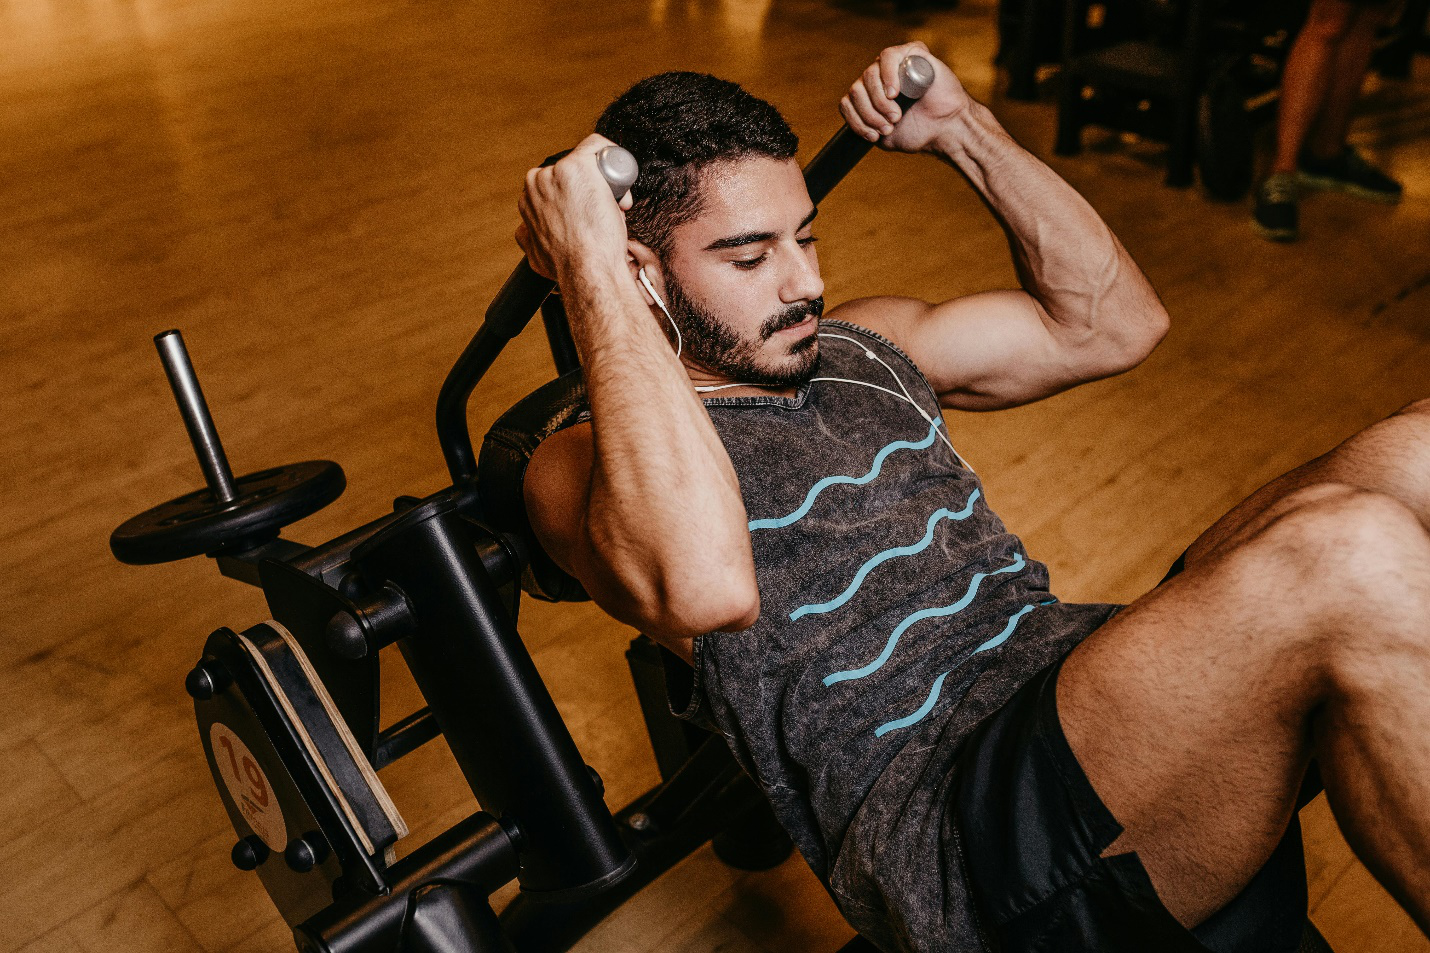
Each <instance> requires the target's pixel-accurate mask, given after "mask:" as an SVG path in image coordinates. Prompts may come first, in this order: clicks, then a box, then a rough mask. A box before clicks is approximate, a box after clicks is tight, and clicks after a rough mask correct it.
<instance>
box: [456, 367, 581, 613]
mask: <svg viewBox="0 0 1430 953" xmlns="http://www.w3.org/2000/svg"><path fill="white" fill-rule="evenodd" d="M585 409H586V385H585V383H584V382H583V381H582V379H581V371H580V369H579V368H578V369H576V370H574V371H571V372H570V373H567V374H563V375H561V376H560V377H558V378H556V379H555V380H554V381H551V382H550V383H547V384H543V385H542V386H541V387H538V388H537V389H536V390H534V391H532V392H531V393H530V394H528V395H527V396H526V397H524V398H522V399H521V400H520V401H518V402H517V403H516V405H515V406H513V407H512V408H511V409H510V410H508V411H507V412H506V413H504V414H502V415H501V416H500V417H498V418H497V422H496V423H494V424H492V429H491V430H489V431H488V432H487V435H486V437H485V438H483V440H482V450H481V454H480V455H479V456H478V457H477V495H478V496H479V497H480V499H481V506H482V516H483V519H484V521H485V522H486V524H487V525H488V526H490V527H491V528H492V529H494V530H497V531H499V532H502V533H509V534H511V535H513V536H515V537H516V538H517V539H518V540H519V541H520V543H521V544H522V545H523V546H525V547H526V552H527V560H526V567H525V568H524V569H523V570H522V574H521V588H522V589H523V590H525V591H526V592H527V593H529V594H531V595H533V596H535V597H536V598H538V599H543V600H545V601H547V602H579V601H581V600H583V599H589V598H590V597H589V596H588V595H586V590H585V588H584V587H582V585H581V583H580V581H579V580H577V579H576V578H575V577H574V576H571V575H570V574H568V573H567V572H566V571H565V570H563V569H562V568H561V567H560V566H558V565H556V563H555V562H553V561H552V559H551V557H550V556H548V555H546V552H545V551H544V550H543V549H542V548H541V544H540V543H539V542H538V541H537V539H536V534H535V533H534V532H532V529H531V521H530V520H529V519H528V518H527V515H526V498H525V497H524V496H523V495H522V484H523V483H524V482H525V480H526V467H527V465H528V464H529V463H531V455H532V454H534V453H535V452H536V448H537V447H539V446H541V442H542V441H543V440H545V439H546V438H547V437H549V436H551V435H552V434H554V433H555V432H556V431H558V430H561V429H562V428H563V427H567V426H569V425H570V424H572V423H574V422H575V420H576V418H577V417H578V416H580V414H581V411H583V410H585Z"/></svg>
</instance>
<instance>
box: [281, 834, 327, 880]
mask: <svg viewBox="0 0 1430 953" xmlns="http://www.w3.org/2000/svg"><path fill="white" fill-rule="evenodd" d="M327 856H328V842H327V841H326V840H324V839H323V835H322V834H319V833H317V832H314V833H310V834H307V835H305V836H303V837H299V838H297V839H296V840H294V841H293V842H292V843H291V844H289V845H288V849H287V850H285V851H284V852H283V859H284V860H285V861H287V862H288V866H289V867H291V868H292V869H293V870H295V871H297V872H298V873H300V874H306V873H307V872H308V871H310V870H312V869H313V868H314V867H316V866H318V865H319V864H321V863H322V862H323V860H324V859H325V858H326V857H327Z"/></svg>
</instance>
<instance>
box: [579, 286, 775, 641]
mask: <svg viewBox="0 0 1430 953" xmlns="http://www.w3.org/2000/svg"><path fill="white" fill-rule="evenodd" d="M560 278H561V282H560V283H561V287H562V293H563V297H564V298H565V301H566V305H567V309H568V311H569V312H570V316H571V328H572V334H573V337H574V338H575V341H576V347H577V350H578V351H579V352H580V355H581V363H582V368H583V374H584V378H585V382H586V390H587V398H588V400H589V403H590V407H591V416H592V431H593V451H594V459H593V461H592V467H591V486H590V497H589V500H588V503H587V507H586V526H585V527H584V530H585V532H586V534H587V537H588V539H589V542H590V545H591V548H592V550H593V551H594V552H596V553H599V554H600V555H601V558H602V561H603V562H604V563H605V564H606V565H607V566H608V567H609V568H610V569H611V571H612V573H613V574H614V575H615V576H616V577H617V580H618V582H619V584H620V585H621V586H622V587H623V588H624V589H625V590H626V592H627V593H628V594H629V596H630V597H631V600H632V601H633V602H634V604H636V605H637V606H640V607H642V609H641V611H642V614H643V615H644V616H646V618H647V619H656V618H659V619H661V620H662V624H663V625H664V627H665V628H666V629H667V631H669V632H671V633H672V634H693V633H694V632H695V631H696V630H708V629H710V628H715V627H734V626H735V625H736V624H739V623H743V624H745V625H748V624H749V623H750V622H753V616H750V617H749V618H743V616H747V615H749V613H750V602H751V601H752V600H756V599H757V596H756V595H755V588H754V562H753V557H752V555H751V551H750V538H749V531H748V526H747V517H746V515H745V508H744V503H743V500H742V498H741V496H740V486H739V481H738V479H737V478H736V476H735V471H734V467H733V466H732V465H731V463H730V459H729V456H728V455H727V454H726V452H725V448H724V445H723V444H722V443H721V441H720V438H719V436H718V434H716V432H715V428H714V426H713V425H712V424H711V422H710V418H709V415H708V414H707V413H706V411H705V408H704V406H703V405H702V404H701V402H700V399H699V397H698V396H697V395H696V394H695V392H694V390H693V389H692V388H691V386H690V379H689V377H688V376H687V374H686V373H685V370H684V368H683V367H682V366H681V365H680V363H679V361H678V360H676V358H675V356H674V354H673V353H672V352H671V349H670V345H669V344H668V343H667V341H666V340H665V338H664V336H663V335H662V334H661V333H660V330H659V328H658V326H657V325H656V324H655V322H653V321H652V320H651V318H650V314H649V311H648V309H647V307H646V305H645V302H644V301H643V300H642V299H641V297H640V295H639V293H638V292H637V291H636V290H635V288H634V286H633V285H632V284H631V282H630V280H629V276H628V275H626V274H624V271H623V269H622V270H621V271H620V272H614V271H605V272H602V271H599V270H584V269H583V270H573V271H571V272H570V273H566V274H562V275H561V276H560ZM682 630H688V631H682Z"/></svg>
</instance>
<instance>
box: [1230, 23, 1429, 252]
mask: <svg viewBox="0 0 1430 953" xmlns="http://www.w3.org/2000/svg"><path fill="white" fill-rule="evenodd" d="M1395 6H1396V4H1395V2H1394V0H1313V2H1312V3H1311V9H1310V12H1309V13H1307V15H1306V22H1305V24H1304V25H1303V26H1302V27H1301V31H1300V32H1299V33H1298V34H1297V35H1296V42H1295V43H1294V44H1293V45H1292V47H1291V54H1290V55H1289V56H1288V57H1287V58H1286V68H1285V70H1284V71H1283V72H1282V74H1281V103H1280V108H1279V111H1278V113H1277V117H1276V157H1275V159H1274V160H1273V162H1272V166H1271V174H1270V175H1269V176H1267V177H1266V180H1265V181H1263V182H1262V183H1261V186H1260V187H1259V188H1258V189H1257V192H1256V204H1255V207H1254V208H1253V211H1252V217H1253V219H1254V220H1255V222H1256V225H1257V227H1258V228H1259V229H1260V231H1261V233H1262V234H1263V235H1265V236H1266V237H1267V238H1270V239H1273V240H1274V241H1282V242H1289V241H1295V240H1296V238H1297V237H1298V236H1299V235H1300V210H1299V208H1298V205H1297V203H1298V201H1299V199H1300V194H1301V189H1302V188H1303V187H1310V188H1318V189H1336V190H1339V191H1342V192H1346V193H1348V194H1350V195H1355V196H1358V197H1360V198H1364V199H1369V200H1371V201H1373V202H1385V203H1389V204H1394V203H1396V202H1399V201H1400V196H1401V192H1402V188H1401V185H1400V183H1399V182H1397V181H1395V180H1394V179H1392V178H1391V177H1390V176H1388V175H1386V174H1385V173H1384V172H1382V171H1381V170H1380V169H1377V168H1376V167H1375V166H1373V165H1371V164H1370V163H1369V162H1367V161H1366V160H1365V158H1363V157H1362V156H1361V154H1360V153H1359V152H1357V151H1356V150H1355V148H1354V147H1352V146H1351V145H1349V144H1348V143H1347V142H1346V135H1347V133H1349V132H1350V127H1351V112H1352V110H1353V109H1354V108H1355V103H1356V100H1357V99H1358V98H1359V97H1360V88H1361V84H1362V83H1364V82H1365V73H1366V69H1367V68H1368V67H1369V66H1370V60H1371V55H1372V54H1373V53H1374V52H1375V38H1376V30H1377V29H1379V28H1380V26H1381V24H1383V23H1384V22H1385V21H1386V19H1387V18H1388V17H1389V15H1390V12H1391V10H1392V9H1393V8H1394V7H1395Z"/></svg>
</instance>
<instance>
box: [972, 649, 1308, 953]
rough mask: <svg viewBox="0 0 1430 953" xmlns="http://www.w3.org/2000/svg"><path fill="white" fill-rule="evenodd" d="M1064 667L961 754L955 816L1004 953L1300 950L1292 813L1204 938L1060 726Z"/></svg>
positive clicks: (997, 717)
mask: <svg viewBox="0 0 1430 953" xmlns="http://www.w3.org/2000/svg"><path fill="white" fill-rule="evenodd" d="M1061 665H1062V663H1061V662H1058V663H1057V664H1055V665H1052V666H1050V667H1048V668H1046V669H1044V670H1043V671H1042V672H1040V673H1038V674H1037V675H1036V676H1034V677H1033V679H1032V681H1030V682H1029V683H1028V684H1027V685H1025V686H1024V687H1023V688H1022V689H1020V690H1019V691H1018V693H1017V694H1015V695H1014V696H1013V697H1012V698H1011V699H1010V700H1009V701H1008V703H1007V704H1006V705H1005V706H1003V707H1002V708H1001V709H999V710H998V711H997V712H996V713H994V714H993V715H992V716H990V717H989V718H988V719H986V720H985V721H983V722H982V723H981V724H980V725H979V727H978V728H977V729H976V730H975V731H974V733H973V734H972V735H970V736H969V738H968V739H967V741H966V742H965V744H964V746H963V749H962V751H961V752H960V754H959V764H958V772H957V776H958V777H959V781H958V782H957V787H956V788H955V789H954V791H953V798H952V805H951V808H952V810H953V811H954V817H953V820H954V821H955V822H956V824H957V827H958V830H959V831H960V833H961V840H962V852H963V858H964V865H965V867H966V869H967V873H968V878H969V885H970V888H971V891H972V893H973V897H974V900H975V903H976V905H977V910H978V914H979V918H980V921H981V924H982V927H983V932H984V933H985V934H986V935H988V936H989V937H990V939H995V940H996V942H997V945H998V949H999V950H1001V951H1002V953H1033V951H1040V953H1041V951H1047V953H1082V951H1087V953H1094V951H1095V953H1181V951H1187V953H1205V951H1208V950H1210V951H1213V953H1233V951H1235V953H1243V951H1244V953H1282V951H1285V953H1295V951H1296V950H1297V949H1298V947H1299V944H1300V940H1301V933H1302V930H1303V928H1304V925H1305V922H1306V866H1305V856H1304V854H1303V852H1302V848H1301V828H1300V825H1299V824H1298V822H1297V820H1296V818H1295V817H1294V816H1293V817H1292V819H1291V825H1290V827H1289V828H1288V829H1287V831H1286V834H1285V836H1283V837H1282V839H1281V843H1280V844H1279V845H1278V846H1277V848H1276V851H1275V852H1274V853H1273V854H1272V856H1271V859H1270V860H1268V861H1267V863H1266V865H1265V866H1264V867H1262V869H1261V870H1260V871H1259V872H1258V873H1257V874H1256V876H1255V877H1254V878H1252V880H1251V883H1250V884H1248V885H1247V887H1246V889H1245V890H1243V891H1242V892H1241V893H1240V894H1238V895H1237V896H1236V897H1235V898H1234V899H1233V900H1232V901H1231V902H1230V903H1229V904H1228V905H1227V906H1226V907H1224V908H1223V909H1222V910H1220V911H1218V912H1217V913H1216V914H1214V915H1213V916H1212V917H1211V918H1210V919H1209V920H1207V921H1206V922H1205V923H1203V924H1202V925H1200V926H1198V927H1196V928H1195V929H1194V930H1190V931H1189V930H1187V929H1185V928H1184V927H1182V926H1181V925H1180V924H1179V923H1178V922H1177V921H1176V919H1175V918H1173V916H1172V915H1171V914H1170V913H1168V912H1167V909H1166V908H1165V907H1164V906H1162V903H1161V901H1160V900H1159V899H1158V898H1157V893H1156V891H1155V890H1154V889H1153V887H1152V882H1151V881H1150V880H1149V879H1148V877H1147V872H1146V870H1145V869H1144V868H1143V866H1142V862H1141V861H1140V860H1139V859H1138V857H1137V855H1136V854H1135V853H1125V854H1118V855H1116V856H1112V857H1106V858H1104V857H1101V856H1100V855H1101V853H1102V851H1103V850H1104V849H1105V848H1106V847H1107V846H1108V845H1109V844H1111V843H1112V842H1113V841H1114V840H1115V839H1116V838H1117V835H1118V834H1120V833H1121V832H1122V827H1121V825H1119V824H1118V823H1117V820H1116V819H1115V818H1114V817H1113V816H1112V814H1111V812H1110V811H1108V809H1107V808H1106V807H1105V806H1104V805H1103V803H1102V801H1101V800H1100V799H1099V798H1098V796H1097V794H1096V792H1095V791H1093V788H1092V784H1091V783H1089V781H1088V779H1087V776H1086V775H1085V774H1084V773H1083V771H1082V768H1081V767H1080V766H1079V765H1078V762H1077V759H1076V758H1075V757H1074V756H1073V753H1072V749H1071V748H1070V747H1068V742H1067V738H1066V737H1065V736H1064V735H1063V731H1062V725H1061V724H1060V722H1059V721H1058V714H1057V698H1056V691H1055V689H1056V685H1057V676H1058V670H1059V668H1060V667H1061Z"/></svg>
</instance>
